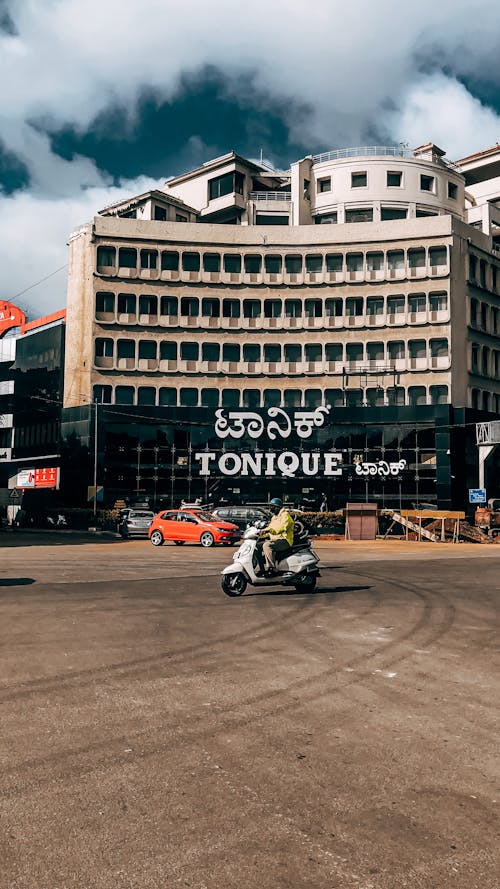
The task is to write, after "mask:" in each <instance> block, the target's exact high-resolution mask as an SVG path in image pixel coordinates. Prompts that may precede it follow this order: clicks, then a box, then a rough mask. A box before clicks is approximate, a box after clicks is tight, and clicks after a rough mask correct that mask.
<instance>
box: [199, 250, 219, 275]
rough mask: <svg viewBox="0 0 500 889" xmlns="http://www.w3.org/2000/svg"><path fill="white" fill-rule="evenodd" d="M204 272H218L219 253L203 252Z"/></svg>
mask: <svg viewBox="0 0 500 889" xmlns="http://www.w3.org/2000/svg"><path fill="white" fill-rule="evenodd" d="M203 271H204V272H220V255H219V254H218V253H205V254H204V255H203Z"/></svg>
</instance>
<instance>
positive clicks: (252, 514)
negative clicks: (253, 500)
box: [212, 506, 272, 531]
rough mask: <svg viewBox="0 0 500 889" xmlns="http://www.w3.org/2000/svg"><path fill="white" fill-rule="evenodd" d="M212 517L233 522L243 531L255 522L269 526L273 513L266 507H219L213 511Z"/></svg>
mask: <svg viewBox="0 0 500 889" xmlns="http://www.w3.org/2000/svg"><path fill="white" fill-rule="evenodd" d="M212 515H214V516H216V517H217V518H218V519H222V520H223V521H224V522H233V523H234V524H235V525H238V528H239V529H240V530H241V531H244V530H245V528H246V527H247V526H248V525H253V523H254V522H266V524H267V522H269V521H270V520H271V518H272V513H271V512H270V510H268V509H266V508H265V507H264V506H218V507H217V509H214V510H212Z"/></svg>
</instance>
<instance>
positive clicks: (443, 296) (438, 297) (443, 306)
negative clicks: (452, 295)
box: [429, 293, 448, 312]
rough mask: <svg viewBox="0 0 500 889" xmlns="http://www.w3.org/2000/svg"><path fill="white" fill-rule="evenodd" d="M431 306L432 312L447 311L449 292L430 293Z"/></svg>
mask: <svg viewBox="0 0 500 889" xmlns="http://www.w3.org/2000/svg"><path fill="white" fill-rule="evenodd" d="M429 308H430V310H431V312H445V311H447V309H448V294H447V293H430V294H429Z"/></svg>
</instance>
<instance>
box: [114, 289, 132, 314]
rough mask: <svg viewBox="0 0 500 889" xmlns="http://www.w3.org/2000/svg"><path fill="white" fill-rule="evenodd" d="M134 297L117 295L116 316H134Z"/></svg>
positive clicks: (128, 294)
mask: <svg viewBox="0 0 500 889" xmlns="http://www.w3.org/2000/svg"><path fill="white" fill-rule="evenodd" d="M136 305H137V302H136V297H135V294H134V293H119V294H118V314H119V315H135V311H136Z"/></svg>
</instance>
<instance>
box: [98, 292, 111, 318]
mask: <svg viewBox="0 0 500 889" xmlns="http://www.w3.org/2000/svg"><path fill="white" fill-rule="evenodd" d="M95 310H96V312H100V313H103V314H106V315H107V314H111V315H112V314H114V311H115V295H114V293H96V295H95Z"/></svg>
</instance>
